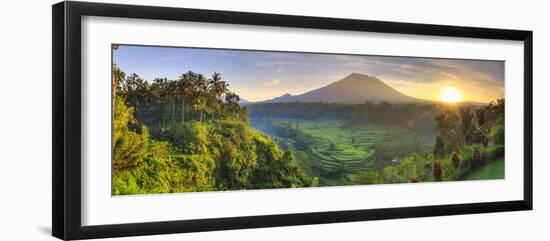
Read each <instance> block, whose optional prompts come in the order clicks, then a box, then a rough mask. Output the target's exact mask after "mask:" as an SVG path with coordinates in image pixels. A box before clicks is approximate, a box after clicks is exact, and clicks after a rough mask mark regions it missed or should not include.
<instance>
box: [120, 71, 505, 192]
mask: <svg viewBox="0 0 550 241" xmlns="http://www.w3.org/2000/svg"><path fill="white" fill-rule="evenodd" d="M355 77H357V76H355ZM355 77H354V78H355ZM374 79H375V78H374ZM375 80H376V81H379V80H377V79H375ZM112 81H113V90H112V91H113V96H114V98H113V103H112V105H113V110H114V111H113V135H112V148H113V150H112V151H113V152H112V153H113V158H112V167H113V175H112V183H113V185H112V193H113V195H127V194H149V193H172V192H200V191H224V190H246V189H270V188H294V187H313V186H334V185H357V184H385V183H407V182H410V183H416V182H433V181H458V180H467V179H468V180H469V179H499V178H503V177H504V99H499V100H497V101H495V102H493V103H490V104H488V105H483V106H482V105H471V104H460V103H459V104H449V105H446V104H436V103H427V102H416V103H390V102H387V101H372V100H366V101H364V102H361V103H325V102H280V103H268V102H263V103H248V104H247V105H246V106H243V105H241V104H240V101H241V99H240V97H239V95H237V94H236V93H234V92H231V91H230V90H229V84H228V83H227V82H225V81H224V80H222V78H221V74H219V73H214V74H213V75H212V76H211V77H210V78H207V77H205V76H204V75H202V74H199V73H194V72H191V71H189V72H187V73H184V74H182V75H181V76H180V77H179V78H177V79H174V80H169V79H166V78H157V79H154V80H153V81H151V82H149V81H146V80H144V79H142V78H140V77H139V75H137V74H130V75H126V74H125V73H124V72H123V71H122V70H121V69H119V68H118V67H117V66H116V65H113V79H112ZM371 81H374V80H373V79H372V78H371ZM342 83H347V82H342ZM342 83H339V84H338V86H340V85H341V84H342ZM378 85H380V84H378ZM340 87H341V86H340ZM386 87H388V86H385V85H384V88H386ZM388 88H390V87H388ZM387 92H388V93H393V94H392V95H394V96H398V95H397V94H395V93H394V91H390V90H387Z"/></svg>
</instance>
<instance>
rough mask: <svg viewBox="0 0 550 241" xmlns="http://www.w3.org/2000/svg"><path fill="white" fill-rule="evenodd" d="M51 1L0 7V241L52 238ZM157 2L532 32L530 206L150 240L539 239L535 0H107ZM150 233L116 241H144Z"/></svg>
mask: <svg viewBox="0 0 550 241" xmlns="http://www.w3.org/2000/svg"><path fill="white" fill-rule="evenodd" d="M54 2H55V1H51V0H50V1H43V0H27V1H11V2H9V3H4V4H3V6H2V8H1V9H0V18H1V21H0V24H1V28H0V29H2V38H0V41H1V44H0V53H1V54H0V61H1V63H0V66H2V68H1V72H0V73H2V75H1V76H2V82H1V83H2V87H1V88H0V107H1V110H2V112H1V113H2V114H1V115H0V127H2V131H0V163H2V165H1V168H2V172H1V173H0V188H1V190H2V198H1V199H0V227H1V228H0V229H1V230H2V231H1V232H0V240H54V238H52V237H50V236H49V234H48V232H49V231H50V230H51V173H50V170H51V77H50V76H51V20H50V19H51V10H50V5H51V4H53V3H54ZM105 2H116V3H134V4H147V5H166V6H180V7H190V8H204V9H221V10H234V11H248V12H269V13H282V14H297V15H316V16H328V17H338V18H358V19H371V20H388V21H403V22H418V23H435V24H448V25H467V26H479V27H495V28H512V29H514V28H515V29H531V30H534V31H535V33H534V85H535V88H534V95H535V101H534V102H535V104H534V106H535V119H534V129H535V132H534V167H535V169H534V206H535V210H534V211H530V212H508V213H493V214H476V215H462V216H448V217H435V218H433V217H432V218H416V219H401V220H385V221H374V222H355V223H344V224H325V225H310V226H301V227H280V228H264V229H253V230H233V231H222V232H209V233H194V234H175V235H163V236H156V237H154V238H155V240H182V239H186V240H234V239H239V240H300V239H302V240H335V239H346V240H364V239H366V238H372V239H382V238H383V239H389V240H417V239H422V240H441V239H445V240H461V241H463V240H479V239H486V240H524V239H525V240H545V239H548V236H550V235H549V234H548V232H547V226H548V225H547V220H548V219H549V218H550V189H548V188H547V186H546V183H548V180H547V174H546V173H547V172H548V170H550V161H548V160H546V159H548V155H547V154H546V152H547V150H546V144H545V141H546V140H547V135H550V126H549V125H547V123H549V122H550V114H549V112H548V107H547V106H546V105H547V103H549V101H548V99H547V98H548V97H547V96H548V94H547V92H548V89H550V82H548V81H547V80H548V73H547V71H546V69H547V66H550V60H549V59H548V58H547V57H546V55H545V53H550V46H549V44H548V43H550V24H549V23H548V21H547V19H548V17H547V13H546V12H547V9H548V7H547V6H545V2H544V1H516V2H513V3H512V2H510V3H508V2H504V1H496V0H489V1H470V0H464V1H460V2H456V3H454V2H443V1H437V0H417V1H406V0H387V1H373V2H366V1H353V0H340V1H314V0H311V1H310V0H304V1H293V0H278V1H253V0H233V1H223V0H220V1H214V0H187V1H177V0H165V1H158V0H157V1H154V0H134V1H130V0H110V1H105ZM150 239H151V237H132V238H122V239H121V240H150Z"/></svg>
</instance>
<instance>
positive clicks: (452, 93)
mask: <svg viewBox="0 0 550 241" xmlns="http://www.w3.org/2000/svg"><path fill="white" fill-rule="evenodd" d="M461 100H462V94H461V93H460V91H459V90H458V89H457V88H455V87H450V86H447V87H443V88H441V101H444V102H449V103H456V102H459V101H461Z"/></svg>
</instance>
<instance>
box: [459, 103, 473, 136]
mask: <svg viewBox="0 0 550 241" xmlns="http://www.w3.org/2000/svg"><path fill="white" fill-rule="evenodd" d="M458 114H459V116H460V124H461V128H462V133H463V135H464V139H465V141H466V142H469V141H470V139H471V132H472V130H473V128H474V115H473V113H472V111H471V108H470V107H469V106H468V107H460V109H459V110H458Z"/></svg>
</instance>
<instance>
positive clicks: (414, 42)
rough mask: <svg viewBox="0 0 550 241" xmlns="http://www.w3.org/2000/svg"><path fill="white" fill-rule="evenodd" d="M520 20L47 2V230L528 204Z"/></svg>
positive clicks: (114, 231) (123, 230)
mask: <svg viewBox="0 0 550 241" xmlns="http://www.w3.org/2000/svg"><path fill="white" fill-rule="evenodd" d="M532 34H533V33H532V32H531V31H524V30H505V29H489V28H474V27H458V26H441V25H429V24H414V23H396V22H382V21H367V20H353V19H335V18H322V17H306V16H290V15H274V14H262V13H245V12H227V11H215V10H197V9H183V8H169V7H153V6H135V5H116V4H102V3H87V2H61V3H58V4H55V5H53V202H52V203H53V235H54V236H55V237H58V238H60V239H86V238H101V237H117V236H132V235H149V234H166V233H180V232H198V231H211V230H226V229H242V228H259V227H274V226H287V225H307V224H321V223H333V222H349V221H366V220H380V219H396V218H412V217H426V216H440V215H456V214H472V213H486V212H501V211H518V210H531V209H532V196H533V194H532V162H533V160H532V132H533V130H532V116H533V114H532V110H533V103H532V102H533V97H532V73H533V70H532V54H533V47H532ZM472 218H475V217H472Z"/></svg>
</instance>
